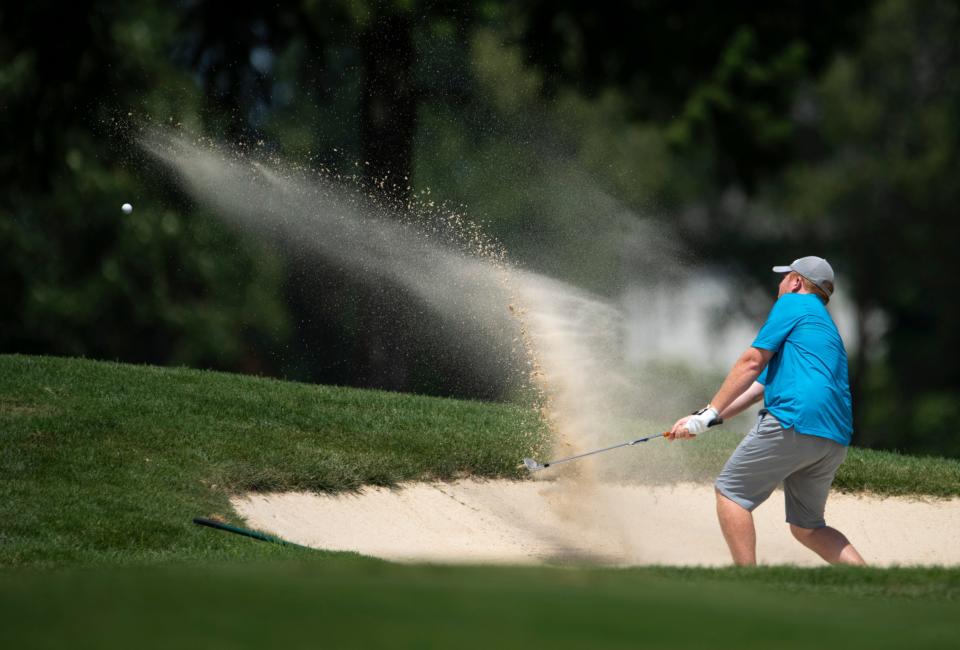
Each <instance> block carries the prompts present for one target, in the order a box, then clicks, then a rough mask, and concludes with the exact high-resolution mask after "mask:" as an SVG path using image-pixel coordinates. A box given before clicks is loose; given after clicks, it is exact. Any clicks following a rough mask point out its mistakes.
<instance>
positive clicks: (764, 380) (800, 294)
mask: <svg viewBox="0 0 960 650" xmlns="http://www.w3.org/2000/svg"><path fill="white" fill-rule="evenodd" d="M773 270H774V271H775V272H776V273H782V274H783V278H782V279H781V281H780V287H779V294H778V298H777V301H776V303H775V304H774V306H773V309H772V310H771V311H770V315H769V316H768V317H767V321H766V323H764V325H763V327H762V328H760V332H759V333H758V334H757V338H756V339H755V340H754V341H753V344H752V345H751V346H750V347H749V348H747V351H746V352H744V353H743V354H742V355H741V356H740V358H739V359H738V360H737V362H736V363H735V364H734V366H733V369H732V370H731V371H730V374H729V375H727V378H726V379H725V380H724V382H723V384H722V385H721V386H720V390H719V391H718V392H717V394H716V395H715V396H714V398H713V399H712V400H711V401H710V404H708V405H707V406H706V407H704V408H703V409H701V410H699V411H697V412H696V413H694V414H693V415H689V416H687V417H684V418H680V419H679V420H677V422H676V424H674V425H673V428H672V429H671V430H670V432H669V434H667V437H668V438H669V439H674V438H692V437H694V436H695V435H697V434H699V433H702V432H704V431H706V430H707V427H708V426H710V425H711V424H715V423H717V422H722V421H723V420H727V419H730V418H732V417H733V416H735V415H737V414H738V413H740V412H741V411H743V410H744V409H746V408H747V407H749V406H750V405H751V404H754V403H756V402H758V401H759V400H760V399H763V400H764V408H763V409H761V410H760V413H759V416H758V419H757V423H756V425H755V426H754V427H753V429H752V430H751V431H750V433H748V434H747V435H746V437H745V438H744V439H743V441H742V442H741V443H740V445H739V446H738V447H737V449H736V451H734V452H733V454H732V455H731V456H730V459H729V460H728V461H727V464H726V465H725V466H724V468H723V471H722V472H720V476H719V477H718V478H717V481H716V484H715V488H716V495H717V517H718V518H719V520H720V528H721V530H722V531H723V537H724V539H726V541H727V545H728V546H729V547H730V554H731V555H732V556H733V561H734V563H736V564H738V565H753V564H756V562H757V552H756V545H757V543H756V530H755V528H754V525H753V514H752V511H753V509H754V508H756V507H757V506H759V505H760V504H761V503H763V502H764V501H766V499H767V497H769V496H770V494H771V493H772V492H773V490H774V488H776V487H777V485H779V484H780V483H781V482H782V483H783V489H784V495H785V500H786V515H787V523H788V524H790V532H792V533H793V536H794V537H795V538H796V539H797V540H798V541H799V542H800V543H802V544H803V545H804V546H806V547H808V548H810V549H811V550H813V551H815V552H816V553H817V554H818V555H819V556H820V557H822V558H823V559H824V560H826V561H827V562H831V563H841V564H865V562H864V561H863V558H862V557H861V556H860V553H858V552H857V549H855V548H854V547H853V545H852V544H851V543H850V541H849V540H848V539H847V538H846V537H845V536H844V535H843V533H841V532H840V531H838V530H836V529H834V528H830V527H829V526H827V525H826V522H825V521H824V518H823V512H824V506H825V505H826V501H827V494H828V492H829V491H830V484H831V483H832V482H833V477H834V474H836V472H837V468H838V467H840V464H841V463H842V462H843V460H844V458H845V457H846V455H847V446H848V445H849V444H850V436H851V433H852V413H851V403H850V387H849V384H848V380H847V353H846V350H845V349H844V347H843V341H842V340H841V339H840V334H839V333H838V332H837V327H836V325H835V324H834V322H833V319H831V318H830V314H829V313H828V312H827V309H826V307H825V305H826V303H827V302H828V301H829V300H830V295H831V294H832V293H833V269H832V268H831V267H830V265H829V264H828V263H827V261H826V260H825V259H823V258H820V257H814V256H810V257H802V258H800V259H798V260H796V261H795V262H793V264H790V265H789V266H775V267H773Z"/></svg>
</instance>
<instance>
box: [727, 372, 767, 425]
mask: <svg viewBox="0 0 960 650" xmlns="http://www.w3.org/2000/svg"><path fill="white" fill-rule="evenodd" d="M761 399H763V384H761V383H759V382H756V381H755V382H753V383H752V384H750V388H748V389H747V390H745V391H743V392H742V393H740V395H739V396H738V397H737V398H736V399H735V400H733V402H731V404H730V406H728V407H727V408H725V409H723V410H722V411H720V418H721V419H723V420H729V419H730V418H732V417H735V416H737V415H740V414H741V413H742V412H743V411H744V410H746V409H748V408H750V407H751V406H752V405H754V404H756V403H757V402H759V401H760V400H761Z"/></svg>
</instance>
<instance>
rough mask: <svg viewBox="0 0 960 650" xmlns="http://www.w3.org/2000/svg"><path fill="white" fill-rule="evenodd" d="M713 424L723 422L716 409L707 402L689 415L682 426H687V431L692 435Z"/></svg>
mask: <svg viewBox="0 0 960 650" xmlns="http://www.w3.org/2000/svg"><path fill="white" fill-rule="evenodd" d="M715 424H723V419H722V418H721V417H720V413H719V412H718V411H717V409H715V408H713V407H712V406H710V405H709V404H707V405H706V406H705V407H703V408H702V409H700V410H699V411H696V412H695V413H694V414H693V415H691V416H690V419H688V420H687V421H686V423H685V424H684V426H685V427H686V428H687V431H689V432H690V433H692V434H693V435H697V434H700V433H703V432H704V431H706V430H707V427H712V426H713V425H715Z"/></svg>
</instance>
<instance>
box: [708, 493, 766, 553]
mask: <svg viewBox="0 0 960 650" xmlns="http://www.w3.org/2000/svg"><path fill="white" fill-rule="evenodd" d="M716 493H717V519H719V520H720V530H722V531H723V538H724V539H725V540H727V546H728V547H729V548H730V555H731V556H733V563H734V564H736V565H738V566H753V565H754V564H756V563H757V531H756V529H755V528H754V526H753V513H751V512H750V511H749V510H747V509H746V508H744V507H743V506H741V505H740V504H738V503H736V502H735V501H731V500H730V499H728V498H727V497H725V496H723V495H722V494H721V493H720V491H719V490H717V491H716Z"/></svg>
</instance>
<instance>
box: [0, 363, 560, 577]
mask: <svg viewBox="0 0 960 650" xmlns="http://www.w3.org/2000/svg"><path fill="white" fill-rule="evenodd" d="M0 432H2V433H0V436H2V438H0V445H2V451H3V453H2V455H0V521H3V522H4V525H3V527H2V528H0V542H2V543H0V567H2V566H7V567H9V566H21V565H44V566H62V565H72V564H101V563H108V564H116V563H126V562H134V563H139V562H144V561H154V560H163V559H178V558H179V559H193V558H197V557H205V558H207V559H215V558H216V557H219V556H233V555H234V554H241V555H243V556H249V555H250V554H253V555H254V556H257V557H259V556H260V555H262V554H264V553H266V554H269V553H270V552H271V551H269V550H263V549H261V548H260V547H262V546H266V545H261V544H255V545H251V544H250V543H249V542H247V541H243V540H239V541H236V540H230V539H228V538H230V537H232V536H231V535H223V534H211V531H209V530H198V529H197V528H196V527H195V526H193V525H192V524H191V523H190V522H191V519H192V517H194V516H211V515H214V516H221V517H224V518H226V519H233V520H234V521H236V520H235V518H233V516H232V510H231V509H230V505H229V502H228V497H229V495H230V494H233V493H236V492H244V491H249V490H323V491H337V490H351V489H355V488H358V487H360V486H362V485H364V484H376V485H392V484H394V483H397V482H400V481H409V480H416V479H431V478H436V479H452V478H455V477H457V476H460V475H464V474H472V475H480V476H490V477H503V476H518V475H519V474H518V470H517V469H516V465H517V461H518V458H519V456H518V454H520V453H521V452H528V453H529V452H531V451H532V449H533V448H534V447H535V446H536V445H538V444H539V443H540V441H541V436H542V430H541V425H540V422H539V420H538V418H537V417H536V416H535V415H534V414H533V413H530V412H529V411H527V410H523V409H520V408H518V407H515V406H504V405H492V404H483V403H479V402H468V401H455V400H446V399H436V398H428V397H420V396H412V395H399V394H396V393H386V392H375V391H361V390H355V389H348V388H334V387H326V386H310V385H305V384H296V383H289V382H281V381H275V380H269V379H260V378H255V377H246V376H237V375H229V374H224V373H214V372H202V371H196V370H185V369H161V368H155V367H145V366H132V365H122V364H114V363H103V362H93V361H83V360H76V359H59V358H41V357H27V356H0ZM267 548H269V547H267Z"/></svg>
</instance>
